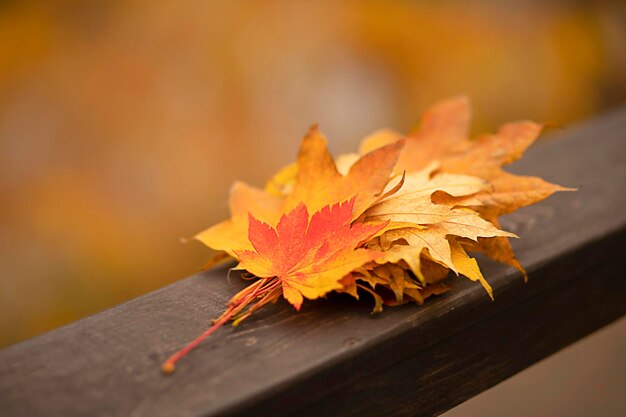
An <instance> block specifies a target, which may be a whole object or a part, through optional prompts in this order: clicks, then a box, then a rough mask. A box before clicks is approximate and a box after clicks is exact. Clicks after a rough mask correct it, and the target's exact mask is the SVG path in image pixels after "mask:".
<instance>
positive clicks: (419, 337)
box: [0, 109, 626, 417]
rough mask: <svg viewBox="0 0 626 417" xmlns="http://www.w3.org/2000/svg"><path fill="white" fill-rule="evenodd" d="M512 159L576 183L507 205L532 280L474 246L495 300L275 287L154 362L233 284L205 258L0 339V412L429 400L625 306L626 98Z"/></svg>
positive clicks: (235, 284)
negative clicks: (6, 342) (274, 299)
mask: <svg viewBox="0 0 626 417" xmlns="http://www.w3.org/2000/svg"><path fill="white" fill-rule="evenodd" d="M512 170H513V171H515V172H517V173H532V174H533V175H539V176H542V177H544V178H546V179H547V180H549V181H553V182H556V183H559V184H563V185H566V186H573V187H580V190H579V191H577V192H574V193H560V194H558V195H555V196H553V197H551V198H550V199H548V200H547V201H545V202H543V203H540V204H537V205H536V206H533V207H529V208H526V209H522V210H521V211H520V212H518V213H516V214H514V215H511V216H510V217H509V218H507V219H505V221H504V224H503V226H504V227H505V228H507V229H508V230H512V231H514V232H516V233H517V234H519V235H521V236H522V238H521V239H519V240H516V241H515V242H513V244H514V247H515V249H516V252H517V254H518V257H519V259H520V261H521V263H522V264H523V265H524V266H525V267H526V268H527V270H528V272H529V275H530V279H529V282H528V284H524V281H523V279H522V277H521V275H520V274H519V273H518V272H516V271H513V270H512V269H509V268H506V267H503V266H500V265H496V264H493V263H490V262H486V261H484V260H481V263H482V265H483V269H484V273H485V276H486V277H487V278H488V280H489V281H490V282H491V285H492V286H493V288H494V293H495V301H493V302H492V301H491V300H490V299H489V297H487V296H486V294H485V292H484V291H483V290H482V288H481V287H480V285H477V284H474V283H471V282H469V281H467V280H463V279H453V280H452V281H453V282H454V284H455V286H456V288H455V290H454V291H452V292H450V293H448V294H445V295H442V296H439V297H435V298H433V299H429V300H428V302H427V303H426V305H425V306H423V307H416V306H414V305H406V306H402V307H397V308H388V309H386V310H385V312H384V313H383V314H381V315H378V316H375V317H372V316H370V314H369V307H370V306H369V305H367V303H362V302H361V303H357V302H354V301H352V300H351V299H350V298H348V297H344V296H332V297H330V298H329V299H328V300H320V301H316V302H309V303H306V304H305V306H304V307H303V310H302V311H301V312H299V313H296V312H295V311H294V310H293V308H291V307H290V306H289V305H287V303H285V302H279V303H277V304H276V305H275V306H271V307H269V308H266V309H265V311H260V312H259V313H258V314H256V317H252V318H250V319H249V320H248V321H247V322H245V323H244V324H243V325H242V326H241V327H240V328H238V329H232V328H230V327H227V328H224V329H222V330H221V331H220V332H218V333H217V334H216V335H214V336H212V337H211V338H210V339H209V340H207V341H206V342H205V343H204V344H203V345H201V346H200V347H199V348H198V349H196V350H194V351H193V352H192V353H191V354H189V356H188V357H186V358H185V360H183V361H181V363H180V365H179V367H178V370H177V372H176V373H175V374H174V375H172V376H169V377H168V376H164V375H163V374H162V373H161V371H160V369H159V365H160V363H161V362H162V361H163V360H164V359H165V358H166V357H167V356H168V355H169V354H171V353H172V352H173V351H175V350H177V349H178V348H180V347H181V345H183V344H184V343H186V342H187V341H188V340H190V339H192V338H193V337H194V336H196V335H197V334H198V333H200V332H201V331H202V330H204V329H205V328H206V327H207V326H208V325H209V324H210V320H211V318H213V317H217V316H218V315H219V313H220V312H221V311H222V309H223V308H224V305H225V303H226V302H227V300H228V299H229V297H230V296H231V295H232V294H234V293H235V291H237V290H238V289H239V288H241V287H242V285H243V284H242V283H241V282H240V280H238V279H232V280H231V282H230V283H229V282H228V281H227V280H226V270H225V269H219V270H213V271H211V272H207V273H202V274H198V275H196V276H193V277H190V278H188V279H185V280H182V281H180V282H177V283H176V284H173V285H170V286H168V287H166V288H163V289H161V290H159V291H156V292H153V293H150V294H147V295H145V296H143V297H140V298H137V299H135V300H132V301H129V302H127V303H125V304H122V305H120V306H118V307H115V308H112V309H110V310H108V311H104V312H102V313H100V314H97V315H95V316H92V317H88V318H86V319H84V320H80V321H78V322H76V323H73V324H71V325H69V326H65V327H63V328H60V329H58V330H55V331H52V332H49V333H46V334H44V335H42V336H39V337H36V338H34V339H31V340H28V341H26V342H23V343H20V344H17V345H14V346H11V347H8V348H6V349H4V350H2V351H0V415H2V416H63V417H71V416H90V417H95V416H150V417H158V416H190V417H200V416H218V415H219V416H227V415H228V416H230V415H241V416H253V415H258V416H284V415H297V416H300V417H304V416H327V415H333V416H365V415H385V416H404V415H415V416H430V415H438V414H440V413H442V412H444V411H445V410H448V409H450V408H451V407H454V406H455V405H457V404H459V403H461V402H463V401H465V400H467V399H468V398H470V397H472V396H474V395H476V394H478V393H480V392H481V391H484V390H486V389H487V388H489V387H491V386H493V385H495V384H497V383H498V382H500V381H502V380H504V379H506V378H508V377H510V376H511V375H513V374H515V373H516V372H519V371H520V370H522V369H524V368H526V367H528V366H530V365H532V364H533V363H535V362H537V361H539V360H541V359H542V358H545V357H546V356H548V355H550V354H552V353H554V352H556V351H558V350H559V349H561V348H563V347H565V346H567V345H568V344H570V343H572V342H574V341H576V340H579V339H581V338H583V337H584V336H586V335H587V334H589V333H591V332H593V331H594V330H596V329H598V328H600V327H602V326H604V325H606V324H608V323H610V322H611V321H613V320H615V319H617V318H619V317H620V316H622V315H623V314H624V313H625V312H626V279H624V277H623V276H622V275H623V272H622V271H623V270H624V269H626V109H622V110H620V111H616V112H613V113H611V114H608V115H606V116H603V117H600V118H598V119H596V120H594V121H591V122H588V123H586V124H584V125H581V126H575V127H572V128H569V129H567V130H565V131H563V132H561V133H559V134H556V135H553V136H552V137H551V139H548V140H546V141H544V142H543V143H540V144H538V145H537V146H536V147H535V148H533V149H532V150H531V151H529V152H528V154H527V156H526V157H525V158H524V160H523V161H522V162H520V163H518V164H516V165H515V166H513V167H512ZM128 279H132V277H129V278H128ZM504 414H506V413H505V412H503V415H504Z"/></svg>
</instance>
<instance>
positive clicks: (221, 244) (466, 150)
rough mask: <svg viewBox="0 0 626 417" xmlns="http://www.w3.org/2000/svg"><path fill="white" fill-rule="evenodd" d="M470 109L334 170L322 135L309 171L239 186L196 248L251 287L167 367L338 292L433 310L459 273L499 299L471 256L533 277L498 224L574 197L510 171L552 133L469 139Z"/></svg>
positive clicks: (426, 119)
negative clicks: (265, 312)
mask: <svg viewBox="0 0 626 417" xmlns="http://www.w3.org/2000/svg"><path fill="white" fill-rule="evenodd" d="M469 121H470V108H469V103H468V100H467V98H465V97H455V98H452V99H449V100H446V101H443V102H440V103H438V104H436V105H434V106H433V107H432V108H430V109H429V110H428V111H427V112H426V113H425V114H424V116H423V118H422V120H421V124H420V126H419V128H418V129H417V130H416V131H415V132H413V133H411V134H409V135H402V134H399V133H396V132H394V131H390V130H380V131H377V132H374V133H373V134H371V135H370V136H368V137H366V138H365V139H364V140H363V141H362V143H361V145H360V148H359V152H358V153H353V154H348V155H341V156H340V157H339V158H337V160H334V159H333V157H332V156H331V155H330V153H329V151H328V148H327V142H326V139H325V138H324V136H323V135H322V134H321V133H320V131H319V130H318V128H317V127H316V126H314V127H312V128H311V129H310V130H309V132H308V134H307V135H306V136H305V138H304V139H303V140H302V145H301V148H300V153H299V155H298V158H297V161H296V162H295V163H293V164H291V165H289V166H287V167H285V168H283V169H281V170H280V171H279V172H278V173H277V174H276V175H274V177H273V178H271V179H270V180H269V182H268V183H267V185H266V186H265V189H258V188H255V187H252V186H250V185H247V184H245V183H241V182H238V183H235V184H234V185H233V187H232V190H231V195H230V209H231V214H232V216H231V218H230V219H229V220H226V221H224V222H222V223H219V224H217V225H215V226H213V227H210V228H209V229H207V230H205V231H203V232H201V233H200V234H198V235H197V236H196V238H197V239H198V240H199V241H201V242H203V243H204V244H205V245H207V246H208V247H210V248H213V249H215V250H218V251H219V252H218V253H217V254H216V255H215V256H214V258H213V259H212V260H211V261H210V263H209V265H214V264H217V263H219V262H222V261H225V260H228V259H231V258H234V259H236V260H237V261H238V262H239V263H238V265H237V266H236V267H235V269H237V270H243V271H247V272H246V273H247V274H249V275H250V277H251V278H252V279H253V282H252V284H251V285H249V286H248V287H247V288H245V289H244V290H243V291H241V292H240V293H238V294H236V295H235V296H234V297H233V298H232V299H231V300H230V303H229V305H228V307H227V309H226V311H225V312H224V313H223V314H222V316H221V317H219V318H218V319H217V320H215V322H214V324H213V326H212V327H211V328H209V329H208V330H207V331H206V332H205V333H203V334H202V335H200V336H199V337H198V338H197V339H196V340H194V341H193V342H192V343H190V344H189V345H188V346H187V347H185V348H184V349H182V350H181V351H179V352H178V353H176V354H174V355H172V356H171V357H170V358H169V359H168V360H167V361H166V362H165V363H164V364H163V370H164V371H165V372H168V373H169V372H172V371H173V370H174V365H175V363H176V362H177V361H178V360H179V359H180V358H181V357H182V356H184V355H185V354H186V353H187V352H188V351H189V350H191V349H193V348H194V347H195V346H197V345H198V344H199V343H200V342H201V341H202V340H203V339H204V338H206V337H208V336H209V335H210V334H211V333H213V332H214V331H215V330H216V329H217V328H219V327H220V326H222V325H223V324H225V323H226V322H228V321H231V320H232V321H233V325H237V324H238V323H240V322H241V321H242V320H244V319H245V318H247V317H249V316H250V315H251V314H252V313H253V312H254V311H256V310H258V309H259V308H261V307H262V306H264V305H265V304H267V303H272V302H276V301H277V300H278V299H279V298H280V297H281V296H282V297H284V298H285V299H286V300H287V301H288V302H289V303H291V304H292V305H293V306H294V307H295V308H296V310H299V309H300V307H301V306H302V303H303V301H304V299H305V298H306V299H310V300H313V299H316V298H319V297H324V296H325V295H326V294H328V293H329V292H332V291H337V292H344V293H348V294H350V295H352V296H353V297H355V298H357V299H359V297H360V296H361V295H364V294H369V295H370V296H371V297H373V299H374V301H375V303H374V312H380V311H382V309H383V305H388V306H394V305H399V304H403V303H407V302H415V303H417V304H422V303H423V302H424V300H425V299H426V298H428V297H430V296H431V295H433V294H441V293H443V292H446V291H448V290H449V289H450V286H449V285H448V284H446V283H445V282H444V279H445V278H446V277H447V276H448V275H449V273H450V271H452V273H454V274H456V275H462V276H465V277H467V278H469V279H470V280H472V281H477V282H479V283H480V284H481V285H482V286H483V287H484V289H485V291H486V292H487V294H488V295H489V296H490V297H492V298H493V293H492V289H491V287H490V286H489V283H488V282H487V280H485V278H484V277H483V275H482V273H481V271H480V268H479V266H478V264H477V262H476V259H475V258H473V257H471V256H470V255H469V253H468V252H473V251H478V252H483V253H485V254H486V255H487V256H489V257H490V258H492V259H495V260H497V261H500V262H503V263H505V264H508V265H511V266H513V267H515V268H517V269H518V270H520V271H521V272H522V274H524V276H526V273H525V272H524V269H523V268H522V266H521V265H520V263H519V262H518V261H517V259H516V258H515V255H514V253H513V249H512V248H511V244H510V242H509V238H512V237H517V236H515V235H514V234H512V233H509V232H506V231H504V230H501V229H500V225H499V223H498V217H499V216H501V215H503V214H507V213H511V212H512V211H515V210H517V209H518V208H520V207H524V206H527V205H529V204H533V203H535V202H538V201H540V200H543V199H544V198H546V197H548V196H550V195H551V194H552V193H554V192H556V191H563V190H566V188H563V187H560V186H558V185H555V184H551V183H549V182H546V181H544V180H542V179H541V178H537V177H529V176H520V175H513V174H511V173H508V172H506V171H504V170H503V169H502V166H504V165H506V164H509V163H511V162H513V161H515V160H517V159H518V158H520V157H521V156H522V154H523V153H524V151H525V150H526V149H527V148H528V147H529V146H530V145H531V144H532V143H533V142H534V141H535V140H536V139H537V137H538V136H539V134H540V132H541V130H542V126H541V125H539V124H537V123H533V122H529V121H522V122H516V123H510V124H506V125H504V126H502V127H501V128H500V129H499V131H498V132H497V133H495V134H488V135H482V136H479V137H477V138H475V139H472V140H470V139H469V138H468V126H469Z"/></svg>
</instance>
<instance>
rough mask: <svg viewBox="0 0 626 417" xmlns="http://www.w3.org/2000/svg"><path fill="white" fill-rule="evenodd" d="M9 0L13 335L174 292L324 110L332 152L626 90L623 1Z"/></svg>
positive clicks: (5, 251) (3, 42) (577, 113)
mask: <svg viewBox="0 0 626 417" xmlns="http://www.w3.org/2000/svg"><path fill="white" fill-rule="evenodd" d="M165 3H166V2H149V1H139V0H137V1H126V2H79V1H56V2H3V3H1V5H0V192H1V196H2V197H1V199H2V200H1V201H2V203H1V205H0V242H2V251H1V255H0V256H1V260H2V274H1V276H0V288H1V294H0V346H4V345H8V344H11V343H14V342H16V341H19V340H22V339H24V338H27V337H30V336H33V335H35V334H37V333H39V332H42V331H44V330H47V329H51V328H54V327H56V326H59V325H62V324H64V323H67V322H69V321H72V320H75V319H77V318H80V317H82V316H84V315H87V314H91V313H94V312H96V311H99V310H102V309H104V308H106V307H108V306H111V305H113V304H116V303H119V302H122V301H124V300H127V299H129V298H131V297H134V296H137V295H140V294H142V293H145V292H147V291H150V290H153V289H156V288H158V287H161V286H163V285H165V284H167V283H170V282H173V281H175V280H177V279H180V278H182V277H184V276H186V275H189V274H191V273H193V272H195V271H196V270H197V269H198V267H200V266H201V265H202V264H203V262H204V261H205V260H206V258H207V256H208V253H209V252H208V250H207V249H205V248H203V247H202V246H201V245H200V244H198V243H195V242H193V243H189V244H186V245H183V244H181V243H180V242H179V238H180V237H183V236H191V235H193V234H194V233H196V232H198V231H200V230H202V229H204V228H205V227H207V226H209V225H211V224H212V223H214V222H217V221H219V220H221V219H222V218H224V217H226V216H228V209H227V196H228V189H229V187H230V185H231V183H232V182H233V181H234V180H236V179H241V180H244V181H247V182H250V183H252V184H255V185H262V184H263V183H264V181H265V179H266V178H268V176H269V175H270V174H271V173H272V172H273V171H275V170H276V169H277V168H279V167H281V166H283V165H284V164H286V163H288V162H290V161H291V160H292V159H293V158H294V157H295V153H296V150H297V147H298V144H299V141H300V138H301V136H302V134H303V133H304V132H305V131H306V130H307V128H308V126H309V125H310V124H312V123H313V122H319V123H320V125H321V127H322V130H323V131H325V132H326V133H327V134H328V136H329V137H330V139H331V149H332V150H333V151H334V152H335V153H339V152H346V151H349V150H351V149H354V148H355V147H356V145H357V143H358V140H359V139H360V138H361V137H362V136H364V135H365V134H367V133H369V132H370V131H371V130H373V129H375V128H379V127H391V128H395V129H397V130H401V131H406V130H408V129H410V128H411V127H412V126H413V124H414V123H415V122H416V121H417V119H418V117H419V115H420V112H421V111H422V110H423V109H424V108H425V107H426V106H427V105H428V104H430V103H432V102H434V101H436V100H438V99H442V98H446V97H448V96H451V95H455V94H458V93H467V94H469V95H470V97H471V98H472V101H473V105H474V110H475V118H474V129H475V132H480V131H486V130H494V129H495V128H496V127H497V126H498V125H499V124H500V123H502V122H505V121H510V120H515V119H520V118H530V119H534V120H537V121H557V122H560V123H570V122H573V121H576V120H579V119H584V118H587V117H590V116H591V115H593V114H594V113H597V112H599V111H601V110H603V109H606V108H609V107H612V106H615V105H617V104H619V103H621V102H624V101H625V100H626V50H625V44H626V43H625V42H624V39H626V29H625V25H624V22H625V19H626V7H625V6H624V3H623V2H620V1H615V2H610V1H588V2H585V1H576V2H567V1H546V2H539V1H531V0H526V1H524V0H520V1H499V2H488V1H467V0H458V1H439V2H417V1H397V2H364V1H359V2H356V1H334V2H331V1H327V2H326V1H317V2H290V1H261V2H248V1H238V2H219V1H211V2H209V1H207V2H193V1H178V2H168V4H165Z"/></svg>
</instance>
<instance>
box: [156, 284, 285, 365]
mask: <svg viewBox="0 0 626 417" xmlns="http://www.w3.org/2000/svg"><path fill="white" fill-rule="evenodd" d="M279 295H280V281H279V280H278V279H276V278H275V277H274V278H263V279H259V280H258V281H257V282H255V283H254V284H252V285H249V286H248V287H246V288H244V289H243V290H241V291H240V292H239V293H237V294H236V295H235V296H234V297H233V298H232V299H231V300H230V302H229V303H228V308H227V309H226V311H224V313H222V315H221V316H220V317H219V318H218V319H217V320H215V321H214V323H213V325H212V326H211V327H209V328H208V329H207V330H206V331H205V332H204V333H202V334H201V335H200V336H198V337H196V338H195V339H194V340H192V341H191V342H190V343H189V344H187V346H185V347H184V348H182V349H181V350H179V351H178V352H176V353H174V354H173V355H172V356H170V357H169V358H167V360H166V361H165V362H163V365H161V371H163V373H165V374H172V373H173V372H174V371H175V370H176V363H177V362H178V361H179V360H180V359H181V358H182V357H183V356H185V355H186V354H187V353H189V352H190V351H191V350H193V349H194V348H195V347H197V346H198V345H199V344H200V343H202V342H203V341H204V339H206V338H207V337H209V336H211V335H212V334H213V333H214V332H215V331H216V330H217V329H219V328H220V327H222V326H223V325H224V324H225V323H227V322H228V321H229V320H230V319H232V318H233V317H234V316H236V315H237V314H239V313H241V311H242V310H243V309H244V308H246V306H248V305H249V304H250V303H252V302H253V301H254V300H255V299H256V298H260V300H259V301H258V302H256V303H254V304H253V305H252V306H251V307H250V308H249V309H248V311H246V312H245V313H244V314H242V315H241V316H240V317H238V318H237V320H236V321H235V323H233V324H238V323H239V322H241V321H242V320H243V319H245V318H246V317H248V316H250V314H252V313H253V312H254V311H256V310H258V309H259V308H260V307H261V306H263V305H265V304H267V303H268V302H269V301H272V300H273V299H275V298H276V297H278V296H279Z"/></svg>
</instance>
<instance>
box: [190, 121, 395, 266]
mask: <svg viewBox="0 0 626 417" xmlns="http://www.w3.org/2000/svg"><path fill="white" fill-rule="evenodd" d="M403 146H404V143H403V142H402V141H396V142H394V143H391V144H388V145H385V146H383V147H380V148H378V149H375V150H373V151H372V152H369V153H367V154H366V155H363V156H361V157H358V158H357V160H355V161H354V163H353V164H352V166H351V167H350V169H349V170H348V172H347V173H346V174H345V175H342V174H340V173H339V172H338V171H337V168H336V165H335V162H334V161H333V158H332V156H331V154H330V152H329V151H328V147H327V144H326V139H325V138H324V136H323V135H322V134H321V133H320V131H319V129H318V128H317V126H313V127H311V129H310V130H309V132H308V133H307V135H306V136H305V137H304V139H303V140H302V144H301V146H300V152H299V155H298V160H297V163H296V164H291V165H288V166H287V167H285V168H283V169H282V170H281V171H279V172H278V173H277V174H276V175H275V176H274V178H273V179H272V180H270V182H268V184H267V185H266V188H265V190H261V189H258V188H255V187H252V186H250V185H247V184H245V183H243V182H237V183H235V184H234V185H233V187H232V188H231V194H230V211H231V218H230V219H229V220H226V221H224V222H221V223H218V224H216V225H214V226H212V227H210V228H208V229H206V230H204V231H202V232H200V233H198V234H197V235H196V236H195V239H197V240H199V241H200V242H202V243H203V244H205V245H206V246H208V247H210V248H212V249H215V250H218V251H225V252H227V253H228V254H229V255H230V256H231V257H235V258H236V256H235V254H234V251H235V250H250V249H252V247H251V244H250V241H249V240H248V238H247V231H248V220H249V217H248V213H250V214H252V216H253V217H255V218H257V219H259V220H261V221H262V222H264V223H266V224H268V225H270V226H275V225H276V223H277V222H278V219H279V218H280V216H281V215H283V214H284V213H286V212H288V211H290V210H292V209H293V208H294V207H296V206H297V205H298V204H301V203H302V204H305V205H306V207H307V209H308V210H310V211H312V212H316V211H318V210H320V209H321V208H322V207H324V206H326V205H328V204H334V203H337V202H341V201H346V200H348V199H350V198H351V197H353V196H354V195H356V200H355V202H354V209H353V210H354V213H353V219H355V218H356V217H358V216H359V215H360V214H361V213H362V212H363V211H364V210H365V209H367V208H368V207H369V206H370V205H371V204H373V203H375V202H376V201H378V200H380V199H381V198H383V197H385V196H386V195H389V194H390V193H393V192H395V189H394V188H393V187H390V189H389V190H387V191H385V193H383V190H385V186H386V185H387V183H388V182H389V180H390V174H391V172H392V171H393V168H394V166H395V164H396V162H397V160H398V157H399V155H400V152H401V150H402V148H403ZM225 259H230V258H227V257H224V255H223V254H222V253H218V254H216V255H215V256H214V257H213V258H212V259H211V260H210V261H209V264H208V265H213V264H216V263H217V262H220V261H223V260H225Z"/></svg>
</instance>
